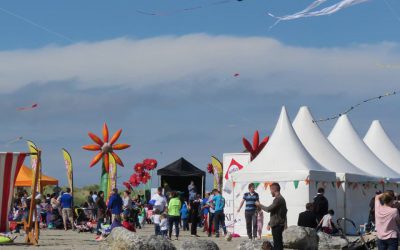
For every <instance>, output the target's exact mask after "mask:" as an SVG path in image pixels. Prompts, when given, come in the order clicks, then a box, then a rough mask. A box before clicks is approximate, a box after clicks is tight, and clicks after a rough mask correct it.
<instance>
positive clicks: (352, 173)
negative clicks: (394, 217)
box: [293, 107, 379, 233]
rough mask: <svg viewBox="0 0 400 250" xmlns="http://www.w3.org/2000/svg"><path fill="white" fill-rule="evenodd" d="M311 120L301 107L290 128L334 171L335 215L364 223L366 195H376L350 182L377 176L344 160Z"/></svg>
mask: <svg viewBox="0 0 400 250" xmlns="http://www.w3.org/2000/svg"><path fill="white" fill-rule="evenodd" d="M313 120H314V119H313V117H312V115H311V112H310V110H309V109H308V107H301V108H300V110H299V112H298V113H297V116H296V118H295V119H294V121H293V128H294V130H295V131H296V134H297V136H298V137H299V139H300V141H301V142H302V144H303V145H304V147H305V148H306V149H307V150H308V152H309V153H310V154H311V156H312V157H314V159H315V160H316V161H317V162H318V163H319V164H320V165H322V166H323V167H325V168H326V169H328V170H330V171H333V172H336V177H337V179H338V180H337V181H338V182H337V184H338V186H337V188H338V189H337V211H335V212H336V217H337V218H341V217H345V218H349V219H351V220H353V221H354V222H355V223H356V225H361V224H363V223H366V222H367V220H368V214H369V209H368V208H369V207H368V205H369V200H370V199H369V198H370V197H372V196H373V195H374V194H375V190H374V189H373V188H369V189H368V190H367V189H365V188H363V187H362V186H361V185H360V186H357V188H353V186H351V184H353V183H354V185H358V183H367V182H369V181H373V182H377V181H379V178H377V177H374V176H371V175H370V174H368V173H366V172H364V171H363V170H361V169H359V168H357V167H356V166H354V165H353V164H351V163H350V162H349V161H348V160H346V159H345V158H344V157H343V156H342V155H341V154H340V153H339V152H338V151H337V150H336V149H335V147H334V146H333V145H332V144H331V143H330V142H329V141H328V139H327V138H326V137H325V135H324V134H323V133H322V131H321V129H320V128H319V126H318V125H317V124H316V123H315V122H313ZM355 183H357V184H355ZM349 184H350V186H349ZM339 185H340V186H339ZM366 198H367V199H366ZM347 232H348V233H354V230H353V228H347Z"/></svg>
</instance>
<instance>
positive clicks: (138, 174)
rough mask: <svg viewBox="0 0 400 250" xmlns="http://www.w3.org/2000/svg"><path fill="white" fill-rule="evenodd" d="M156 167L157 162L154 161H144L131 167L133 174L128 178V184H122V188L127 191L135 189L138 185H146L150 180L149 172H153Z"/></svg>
mask: <svg viewBox="0 0 400 250" xmlns="http://www.w3.org/2000/svg"><path fill="white" fill-rule="evenodd" d="M156 167H157V160H155V159H145V160H144V161H143V162H141V163H136V164H135V166H133V170H135V172H134V173H133V174H132V175H131V176H130V177H129V181H128V182H124V183H123V184H124V186H125V187H126V188H127V189H131V188H132V187H137V186H139V185H140V184H146V183H147V182H148V181H149V180H150V179H151V175H150V173H149V171H151V170H154V169H155V168H156Z"/></svg>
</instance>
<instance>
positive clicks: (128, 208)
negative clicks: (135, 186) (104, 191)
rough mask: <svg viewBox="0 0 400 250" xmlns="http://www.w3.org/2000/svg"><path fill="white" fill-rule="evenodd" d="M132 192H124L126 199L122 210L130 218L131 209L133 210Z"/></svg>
mask: <svg viewBox="0 0 400 250" xmlns="http://www.w3.org/2000/svg"><path fill="white" fill-rule="evenodd" d="M130 195H131V192H129V190H125V191H124V198H123V199H122V210H123V213H124V214H125V215H127V216H128V217H129V216H130V214H131V209H132V200H131V197H130Z"/></svg>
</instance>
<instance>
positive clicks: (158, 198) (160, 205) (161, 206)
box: [151, 187, 167, 214]
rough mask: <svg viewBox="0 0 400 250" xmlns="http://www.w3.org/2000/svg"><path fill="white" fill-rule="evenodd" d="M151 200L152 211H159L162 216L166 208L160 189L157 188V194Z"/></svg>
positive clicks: (165, 201) (165, 199)
mask: <svg viewBox="0 0 400 250" xmlns="http://www.w3.org/2000/svg"><path fill="white" fill-rule="evenodd" d="M151 199H152V200H154V206H153V209H158V210H160V214H162V213H163V212H164V210H165V208H166V206H167V198H165V196H164V195H163V194H162V187H158V188H157V192H156V193H155V194H154V195H153V197H152V198H151Z"/></svg>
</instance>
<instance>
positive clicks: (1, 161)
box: [0, 152, 26, 232]
mask: <svg viewBox="0 0 400 250" xmlns="http://www.w3.org/2000/svg"><path fill="white" fill-rule="evenodd" d="M25 157H26V153H6V152H0V232H7V231H8V214H9V212H10V207H11V201H12V196H13V191H14V185H15V180H16V178H17V175H18V172H19V170H20V169H21V166H22V164H23V163H24V160H25Z"/></svg>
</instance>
